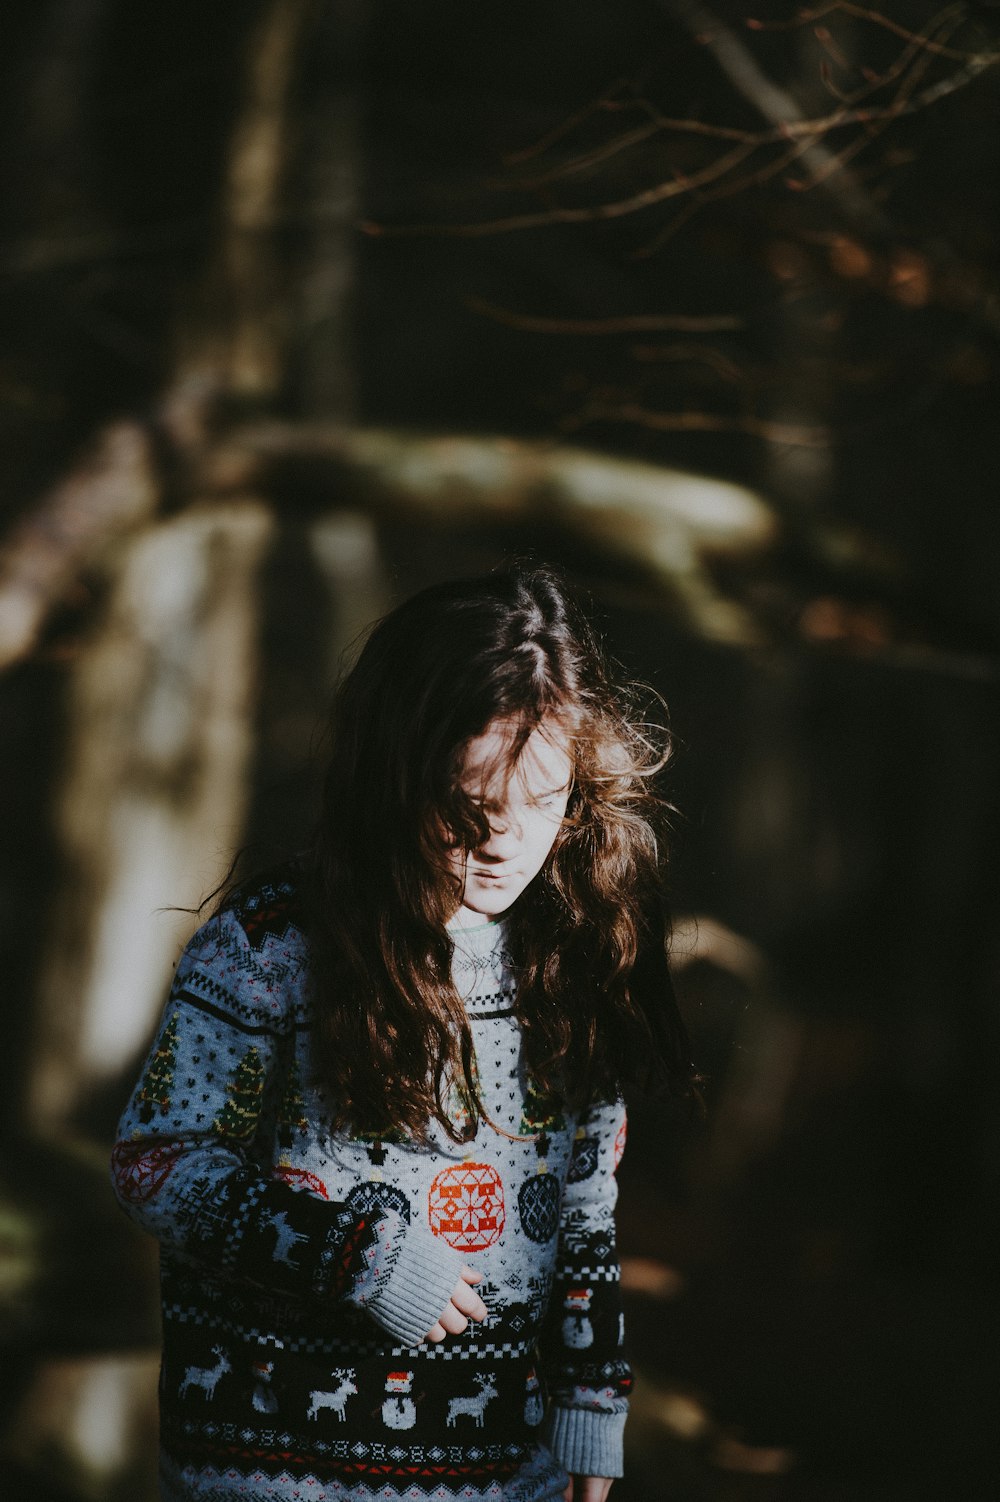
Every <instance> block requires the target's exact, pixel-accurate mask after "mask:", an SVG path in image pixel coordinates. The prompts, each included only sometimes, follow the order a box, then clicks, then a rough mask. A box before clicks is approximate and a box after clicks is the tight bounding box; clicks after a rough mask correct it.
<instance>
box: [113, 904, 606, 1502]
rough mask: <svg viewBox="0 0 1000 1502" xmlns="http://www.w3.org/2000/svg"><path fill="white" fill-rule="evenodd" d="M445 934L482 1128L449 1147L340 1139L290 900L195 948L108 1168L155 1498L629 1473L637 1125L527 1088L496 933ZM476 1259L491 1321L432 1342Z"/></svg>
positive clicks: (370, 1490) (214, 933) (525, 1487)
mask: <svg viewBox="0 0 1000 1502" xmlns="http://www.w3.org/2000/svg"><path fill="white" fill-rule="evenodd" d="M452 939H453V941H454V945H455V957H454V980H455V984H456V986H457V988H458V990H459V993H460V994H461V995H462V996H463V998H464V1000H465V1005H466V1008H467V1012H468V1016H469V1020H470V1024H471V1028H472V1033H473V1039H474V1043H475V1058H476V1071H477V1079H478V1085H479V1089H480V1091H481V1093H482V1098H483V1102H484V1105H485V1108H486V1111H487V1113H488V1114H489V1117H490V1119H491V1122H492V1123H493V1124H492V1125H491V1124H488V1123H487V1122H485V1121H482V1122H480V1125H479V1127H478V1130H477V1132H476V1135H475V1136H474V1137H473V1138H472V1139H471V1141H469V1142H468V1143H464V1144H461V1145H458V1144H456V1143H455V1142H453V1141H451V1140H450V1139H449V1138H448V1136H447V1135H446V1133H444V1131H443V1130H441V1128H440V1124H438V1123H433V1124H432V1126H431V1128H430V1131H429V1137H428V1141H427V1143H426V1144H423V1145H418V1144H416V1143H414V1142H413V1141H412V1140H410V1139H409V1138H407V1137H405V1136H404V1135H403V1134H402V1133H399V1132H395V1131H388V1132H383V1133H374V1132H371V1131H366V1130H363V1129H362V1127H359V1128H358V1129H356V1130H353V1131H350V1132H345V1131H334V1130H333V1129H332V1127H331V1125H330V1120H331V1113H330V1108H329V1101H328V1099H326V1098H325V1096H324V1091H323V1089H322V1087H321V1085H319V1084H317V1083H316V1081H315V1078H314V1069H313V1063H312V1058H311V1049H310V1038H311V1028H310V1003H309V996H308V987H307V984H306V981H307V975H308V960H309V955H308V944H307V940H306V938H305V935H304V933H303V928H302V923H301V918H300V916H299V903H298V898H297V896H296V893H295V891H294V890H293V888H292V887H291V886H290V885H289V884H287V883H286V882H284V881H276V882H273V883H266V882H265V883H262V884H258V885H257V887H256V888H255V889H254V890H253V891H251V892H250V893H248V894H244V895H243V896H242V897H241V898H240V900H239V902H238V903H237V904H234V905H233V906H231V907H230V908H229V909H227V910H226V911H223V912H222V913H221V914H220V915H218V916H217V917H216V918H213V919H212V920H211V921H210V922H209V923H208V924H206V925H205V927H203V928H202V929H201V930H200V931H199V932H198V933H197V934H196V935H195V937H194V939H193V940H192V941H191V943H190V945H189V946H188V948H187V949H186V951H185V953H184V955H183V957H182V959H181V962H180V965H179V967H178V970H177V973H176V977H175V980H174V984H173V987H172V989H171V992H170V996H169V999H168V1001H167V1005H166V1008H165V1012H164V1016H163V1020H162V1024H161V1026H160V1029H159V1033H158V1035H157V1037H156V1040H155V1042H154V1043H153V1046H152V1049H151V1051H150V1053H149V1057H148V1059H147V1061H146V1064H145V1067H144V1069H143V1071H142V1075H141V1077H140V1080H139V1083H138V1085H137V1087H136V1090H135V1093H134V1095H133V1097H132V1100H131V1101H130V1103H129V1105H128V1107H127V1109H126V1111H125V1114H124V1116H123V1118H122V1121H121V1125H120V1130H119V1141H118V1143H117V1145H116V1147H115V1150H114V1155H113V1165H112V1168H113V1181H114V1186H115V1190H116V1193H117V1196H118V1199H119V1202H120V1203H121V1205H122V1206H123V1208H124V1209H125V1210H126V1211H127V1213H128V1214H129V1215H130V1216H132V1217H133V1218H134V1219H135V1220H136V1221H137V1222H138V1223H139V1224H140V1225H141V1226H142V1227H144V1228H145V1229H146V1230H147V1231H149V1232H151V1233H152V1234H153V1235H154V1236H156V1237H157V1238H158V1239H159V1241H160V1244H161V1280H162V1313H163V1360H162V1368H161V1377H160V1412H161V1495H162V1496H163V1498H164V1499H165V1502H182V1499H183V1502H188V1499H200V1502H231V1499H235V1498H237V1497H238V1498H240V1499H242V1502H264V1499H268V1502H286V1499H287V1502H298V1499H306V1498H308V1499H311V1502H325V1499H327V1498H337V1499H353V1502H374V1499H376V1498H377V1499H387V1502H390V1499H391V1502H398V1499H400V1498H406V1499H413V1502H426V1499H428V1498H433V1499H448V1502H451V1499H453V1498H462V1499H481V1502H486V1499H491V1502H497V1499H501V1498H504V1499H508V1502H542V1499H549V1498H551V1499H555V1498H561V1496H562V1493H563V1489H564V1487H565V1485H566V1475H567V1472H569V1473H572V1474H582V1475H598V1476H618V1475H620V1474H621V1469H622V1467H621V1455H622V1431H623V1427H624V1423H625V1414H626V1409H627V1406H628V1405H627V1393H628V1390H629V1386H630V1374H629V1368H628V1365H627V1362H626V1360H625V1357H624V1353H623V1329H622V1316H621V1300H620V1293H619V1275H618V1264H617V1256H616V1251H615V1233H614V1203H615V1195H616V1186H615V1179H614V1170H615V1167H616V1166H617V1162H618V1158H619V1156H620V1154H621V1150H622V1147H623V1144H624V1138H625V1116H624V1110H623V1107H622V1106H621V1104H620V1103H616V1104H601V1105H595V1106H593V1107H592V1108H590V1109H588V1110H585V1111H583V1112H577V1113H574V1112H572V1111H570V1110H569V1109H568V1108H567V1107H566V1105H565V1104H564V1103H563V1102H562V1101H560V1100H558V1099H554V1098H546V1097H545V1096H544V1095H543V1094H542V1093H541V1092H540V1091H539V1090H538V1089H537V1088H536V1087H535V1085H534V1084H533V1082H532V1080H531V1079H530V1077H529V1076H528V1074H527V1072H526V1069H525V1061H524V1050H523V1044H522V1038H521V1033H520V1027H519V1023H518V1020H517V1017H516V1012H515V997H516V971H515V967H514V965H513V963H512V960H511V957H510V955H509V953H508V951H507V946H506V939H505V925H504V923H503V921H502V920H501V921H499V922H493V923H486V924H483V925H482V926H481V927H479V928H475V929H463V930H457V931H454V932H453V933H452ZM467 1107H468V1103H467V1101H465V1100H463V1098H462V1092H461V1091H456V1092H455V1096H454V1099H453V1101H452V1105H451V1110H452V1114H453V1116H454V1118H455V1119H456V1120H460V1119H461V1118H462V1117H463V1115H464V1114H465V1112H466V1111H467ZM498 1128H499V1130H498ZM463 1264H468V1265H470V1266H472V1267H473V1268H475V1269H476V1270H477V1271H479V1272H480V1273H481V1274H482V1275H483V1279H482V1282H481V1283H480V1284H479V1285H478V1292H479V1293H480V1295H481V1297H482V1298H483V1300H484V1302H485V1304H486V1305H487V1308H488V1311H489V1315H488V1319H487V1320H486V1321H485V1322H483V1323H477V1322H473V1321H470V1323H469V1326H468V1329H467V1330H466V1331H465V1332H464V1333H463V1334H462V1335H459V1336H455V1335H448V1336H447V1337H446V1338H445V1340H444V1341H442V1342H440V1343H433V1342H429V1341H425V1340H423V1336H424V1334H425V1332H426V1331H427V1330H428V1329H429V1328H430V1327H431V1325H432V1324H433V1323H434V1321H435V1320H436V1319H437V1317H438V1316H439V1315H440V1314H441V1312H442V1311H443V1310H444V1308H445V1307H446V1305H447V1303H448V1301H449V1298H450V1296H451V1292H452V1289H453V1288H454V1286H455V1283H456V1281H457V1280H458V1276H459V1269H460V1268H461V1267H462V1265H463Z"/></svg>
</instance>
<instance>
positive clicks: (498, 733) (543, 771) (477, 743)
mask: <svg viewBox="0 0 1000 1502" xmlns="http://www.w3.org/2000/svg"><path fill="white" fill-rule="evenodd" d="M516 736H517V726H516V725H515V724H513V723H511V722H509V721H504V720H498V721H496V722H494V724H492V725H490V726H489V727H488V728H487V729H486V730H485V731H484V732H483V734H482V735H477V736H476V737H475V739H474V740H471V741H470V742H469V744H468V745H467V746H466V748H465V754H464V756H463V757H462V763H461V774H460V775H461V782H462V786H463V787H464V788H465V789H466V791H468V792H473V793H478V792H480V791H482V790H483V789H489V790H491V791H494V792H495V791H498V790H499V789H501V788H503V787H505V786H506V784H507V782H508V780H509V778H510V777H512V776H513V777H515V778H516V779H517V780H518V782H521V783H523V784H524V785H525V786H526V787H527V788H528V789H529V791H531V792H543V791H549V790H552V791H555V790H556V789H557V788H562V787H565V785H566V783H567V782H568V781H569V777H570V773H571V772H572V770H573V756H572V751H571V747H570V741H569V736H568V734H567V731H566V728H565V727H564V726H563V725H561V724H560V722H559V721H558V720H557V719H555V718H553V717H550V718H549V719H546V720H543V721H542V723H541V725H538V726H536V728H535V729H534V730H533V731H532V732H531V734H530V735H529V736H528V739H527V740H526V741H525V743H524V746H523V747H522V749H521V753H520V755H519V756H518V757H517V759H516V761H515V762H514V764H513V766H512V765H511V757H512V755H513V752H514V746H515V742H516Z"/></svg>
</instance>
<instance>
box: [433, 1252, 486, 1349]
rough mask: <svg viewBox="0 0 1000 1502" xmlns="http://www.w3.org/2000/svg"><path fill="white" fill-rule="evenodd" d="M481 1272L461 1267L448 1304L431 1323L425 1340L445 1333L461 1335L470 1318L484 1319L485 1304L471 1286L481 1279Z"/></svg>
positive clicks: (440, 1336) (439, 1336)
mask: <svg viewBox="0 0 1000 1502" xmlns="http://www.w3.org/2000/svg"><path fill="white" fill-rule="evenodd" d="M482 1276H483V1275H482V1273H476V1272H473V1271H472V1268H471V1267H463V1268H462V1269H461V1271H460V1273H459V1276H458V1282H457V1283H456V1284H455V1286H454V1288H453V1289H452V1291H451V1298H450V1299H449V1300H448V1306H447V1308H446V1309H445V1310H444V1312H443V1313H442V1314H439V1315H438V1317H437V1319H436V1320H435V1321H434V1323H433V1325H431V1327H430V1329H429V1330H428V1331H427V1334H426V1335H425V1336H424V1339H425V1340H435V1341H437V1340H444V1338H445V1336H446V1335H461V1333H462V1331H463V1330H464V1329H465V1328H466V1326H467V1325H468V1323H469V1320H470V1319H476V1320H484V1319H485V1318H486V1316H487V1314H488V1313H489V1311H488V1309H487V1308H486V1305H485V1304H484V1303H483V1301H482V1299H481V1298H480V1297H479V1295H478V1293H477V1292H476V1290H475V1289H474V1288H473V1287H472V1286H471V1285H472V1284H473V1283H478V1282H479V1281H480V1280H481V1279H482Z"/></svg>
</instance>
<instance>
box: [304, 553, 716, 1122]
mask: <svg viewBox="0 0 1000 1502" xmlns="http://www.w3.org/2000/svg"><path fill="white" fill-rule="evenodd" d="M637 703H638V699H637V695H636V694H635V693H634V692H632V691H629V690H627V689H625V688H623V687H621V686H617V685H615V684H614V683H613V681H612V678H611V675H610V673H609V671H608V668H607V665H606V663H605V661H604V658H603V655H602V653H601V651H600V649H599V647H598V644H597V642H596V640H595V638H594V635H593V633H592V631H591V630H590V627H589V625H588V624H587V622H586V620H585V618H584V617H583V615H582V613H581V612H580V611H579V609H578V608H577V607H576V606H575V605H574V603H573V602H572V601H571V599H570V597H569V595H568V593H567V590H566V588H565V586H564V585H563V583H562V581H561V580H560V578H559V577H558V575H556V574H555V573H554V572H552V571H551V570H549V569H546V568H541V567H530V568H517V569H511V570H508V571H505V572H502V573H496V574H492V575H489V576H488V577H485V578H478V579H472V580H463V581H459V582H451V583H445V584H440V585H437V586H434V587H432V588H430V589H426V590H424V591H422V592H421V593H420V594H418V595H416V596H414V597H413V598H412V599H410V600H408V601H406V602H405V603H404V604H403V605H401V606H400V607H399V608H398V609H397V610H394V611H393V612H392V613H391V614H390V615H388V616H386V617H385V618H384V619H383V620H381V621H380V622H379V623H378V624H377V625H376V626H375V627H374V629H373V630H372V631H371V633H370V635H369V636H368V638H367V640H366V642H365V644H364V647H363V649H362V650H361V653H360V656H359V657H358V659H357V662H356V664H355V666H354V667H353V669H352V670H351V672H350V673H349V674H348V675H347V677H346V678H345V679H344V681H343V683H342V685H341V687H340V689H339V692H338V695H337V698H336V701H335V704H334V710H333V718H332V727H331V740H332V752H331V757H330V762H329V767H328V772H327V777H326V783H325V790H324V797H323V807H322V814H321V819H320V823H319V826H318V830H317V834H316V837H315V841H314V844H313V847H312V850H311V853H310V858H309V861H308V866H307V882H306V895H307V899H308V902H309V907H310V916H309V922H308V927H309V939H310V947H311V960H312V984H313V997H314V1006H315V1045H316V1056H317V1062H318V1070H319V1075H320V1077H321V1079H322V1081H323V1082H324V1084H325V1085H326V1086H327V1087H328V1090H329V1095H330V1098H331V1100H332V1101H333V1102H335V1111H336V1119H335V1122H334V1125H335V1126H336V1127H337V1128H343V1127H344V1126H346V1125H347V1124H348V1123H350V1124H351V1125H353V1127H354V1128H355V1129H356V1130H357V1129H362V1130H371V1131H378V1132H381V1133H383V1134H384V1133H385V1132H386V1131H388V1130H390V1129H392V1128H395V1129H397V1130H402V1131H404V1132H406V1133H407V1134H408V1135H411V1136H412V1137H414V1138H415V1139H417V1140H421V1139H423V1138H425V1136H426V1130H427V1126H428V1124H429V1122H430V1121H431V1120H432V1119H434V1118H436V1119H437V1121H439V1122H440V1123H441V1125H442V1127H443V1128H444V1130H445V1131H446V1132H447V1133H448V1135H449V1136H450V1137H451V1138H452V1139H453V1140H455V1141H463V1140H467V1139H468V1138H469V1137H471V1136H472V1135H473V1134H474V1132H475V1130H476V1127H477V1124H478V1121H479V1119H480V1117H482V1116H484V1115H485V1112H484V1109H483V1104H482V1101H481V1099H480V1098H479V1094H478V1090H477V1086H476V1078H475V1070H474V1057H473V1044H472V1035H471V1032H470V1028H469V1022H468V1019H467V1016H466V1013H465V1008H464V1005H463V1002H462V1000H461V998H460V997H459V995H458V993H457V991H456V989H455V987H454V985H453V983H452V979H451V968H452V953H453V945H452V941H451V938H450V937H449V934H448V932H447V929H446V923H447V921H448V919H449V917H450V916H451V914H452V913H453V912H454V910H455V908H456V907H457V905H458V902H459V901H460V899H461V895H462V894H461V891H460V890H458V888H457V886H456V881H455V878H454V877H450V876H449V875H448V874H447V868H446V865H445V854H446V850H447V848H448V846H449V845H452V846H453V845H455V844H460V845H462V846H464V847H465V848H466V849H467V850H475V849H476V848H477V847H478V846H479V845H481V844H482V842H483V841H484V839H486V838H487V836H488V833H489V824H488V821H487V819H486V817H485V815H484V812H483V809H482V808H481V807H480V806H479V805H478V804H477V803H476V800H475V799H474V798H473V797H471V796H470V795H469V794H468V793H467V792H465V791H464V790H463V788H462V786H461V772H462V763H463V756H464V753H465V750H466V748H467V747H468V745H469V743H470V742H471V741H472V740H474V739H475V738H476V737H477V736H479V735H481V734H483V732H484V731H486V729H487V728H488V727H490V726H491V725H493V724H494V723H495V722H497V721H503V722H504V723H505V728H506V729H507V730H508V731H509V732H511V731H512V732H513V733H512V734H508V735H507V736H506V737H505V757H504V759H505V761H506V771H507V773H508V774H509V773H510V772H511V771H512V770H513V767H514V765H515V763H516V761H517V758H518V756H519V754H520V752H521V750H522V749H523V747H524V745H525V743H526V741H527V739H528V737H529V736H530V735H531V733H532V731H533V730H534V729H535V728H536V727H538V726H543V725H550V724H551V723H552V722H553V720H555V721H556V722H558V725H559V728H560V730H561V731H562V733H563V734H564V735H565V736H566V739H567V744H568V746H569V749H570V752H571V755H572V760H573V781H572V790H571V793H570V798H569V804H568V807H567V810H566V816H565V818H564V820H563V822H562V826H561V828H560V830H559V832H558V834H557V837H556V841H555V844H554V846H553V849H552V851H551V853H550V855H549V857H548V859H547V861H546V864H545V866H544V867H543V869H542V871H541V873H540V874H539V875H538V876H537V877H536V878H535V879H534V881H533V882H531V884H530V885H529V886H528V887H527V889H526V890H525V891H524V892H523V893H522V894H521V896H520V898H519V899H518V901H517V902H516V903H515V904H514V906H513V908H512V909H511V910H510V913H509V919H510V929H509V936H510V943H511V947H512V950H513V953H514V956H515V959H516V961H517V964H518V976H519V980H518V992H517V1001H516V1006H517V1012H518V1016H519V1020H520V1022H521V1024H522V1028H523V1033H524V1039H525V1048H526V1055H527V1063H528V1067H529V1069H530V1071H531V1073H532V1076H533V1077H534V1079H535V1081H536V1082H537V1085H538V1086H539V1087H540V1088H541V1089H542V1090H544V1091H545V1092H547V1093H550V1094H554V1095H559V1096H561V1097H563V1098H564V1099H567V1100H568V1101H570V1102H571V1103H583V1102H584V1101H586V1100H587V1099H591V1098H597V1097H602V1098H607V1097H611V1096H613V1095H614V1094H615V1093H616V1092H617V1091H619V1090H621V1089H623V1088H624V1087H625V1086H626V1085H628V1084H630V1083H636V1082H645V1083H650V1082H652V1081H654V1080H659V1081H662V1082H666V1083H674V1084H677V1085H680V1086H682V1087H685V1086H687V1085H688V1084H689V1083H690V1081H691V1079H692V1069H691V1065H690V1061H689V1056H688V1045H687V1038H686V1034H685V1030H684V1027H683V1024H682V1022H681V1019H680V1016H679V1014H678V1011H677V1007H676V1003H675V1001H674V997H673V991H672V989H671V986H670V979H669V974H668V970H667V963H666V953H665V950H666V942H667V933H668V925H667V922H666V916H665V909H664V906H663V901H662V895H661V894H662V885H663V883H662V877H663V871H664V865H665V848H666V847H665V843H664V831H665V817H664V816H665V812H666V805H665V804H664V803H663V801H662V799H661V798H660V797H658V795H657V793H656V791H655V789H654V786H653V779H654V776H655V774H656V773H657V772H658V771H659V770H660V768H661V767H662V766H663V764H664V762H665V760H666V755H667V743H666V732H665V730H659V731H652V730H650V728H649V727H647V726H645V725H644V724H643V723H642V722H641V719H640V717H639V714H638V711H637V707H636V706H637ZM455 1088H458V1089H459V1090H460V1091H461V1092H462V1095H463V1097H464V1099H465V1101H466V1102H467V1103H468V1105H469V1107H470V1109H469V1111H468V1112H467V1113H466V1115H465V1121H464V1125H463V1126H462V1127H458V1126H456V1124H455V1123H454V1122H453V1121H452V1120H451V1118H450V1116H449V1112H448V1108H447V1106H448V1096H449V1094H450V1092H451V1091H452V1090H454V1089H455Z"/></svg>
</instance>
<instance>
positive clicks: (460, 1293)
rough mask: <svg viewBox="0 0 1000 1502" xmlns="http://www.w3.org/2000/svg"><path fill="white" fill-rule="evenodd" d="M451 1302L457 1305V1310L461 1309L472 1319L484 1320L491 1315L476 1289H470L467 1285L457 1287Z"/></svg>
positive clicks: (461, 1284)
mask: <svg viewBox="0 0 1000 1502" xmlns="http://www.w3.org/2000/svg"><path fill="white" fill-rule="evenodd" d="M451 1302H452V1303H453V1304H454V1305H455V1308H456V1309H460V1310H461V1311H462V1313H463V1314H467V1315H468V1316H469V1318H470V1319H478V1320H483V1319H485V1318H486V1316H487V1314H488V1313H489V1310H488V1309H487V1307H486V1305H485V1304H484V1303H483V1301H482V1299H481V1298H480V1297H479V1295H478V1293H476V1291H475V1289H473V1288H470V1287H469V1285H468V1284H467V1283H459V1284H458V1285H457V1286H456V1288H455V1292H454V1293H453V1294H452V1296H451Z"/></svg>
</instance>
